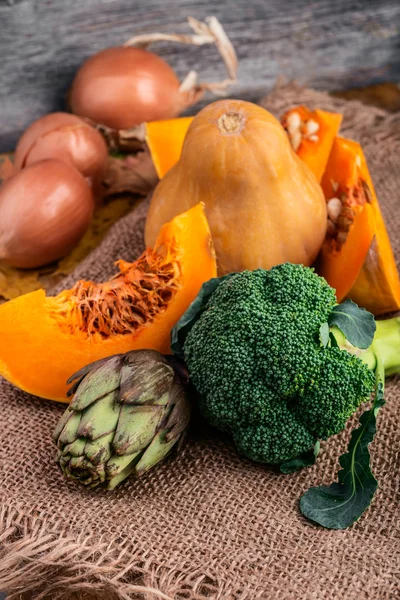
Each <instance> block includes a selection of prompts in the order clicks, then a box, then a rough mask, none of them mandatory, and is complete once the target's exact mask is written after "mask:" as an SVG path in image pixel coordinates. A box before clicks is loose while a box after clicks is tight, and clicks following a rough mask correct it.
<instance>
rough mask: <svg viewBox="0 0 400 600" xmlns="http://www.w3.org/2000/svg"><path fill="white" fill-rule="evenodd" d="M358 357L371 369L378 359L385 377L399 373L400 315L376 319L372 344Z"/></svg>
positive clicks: (375, 365)
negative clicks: (381, 319) (380, 319)
mask: <svg viewBox="0 0 400 600" xmlns="http://www.w3.org/2000/svg"><path fill="white" fill-rule="evenodd" d="M359 357H360V358H361V360H362V361H363V362H365V363H366V364H367V365H368V366H369V368H370V369H372V370H373V371H375V370H376V367H377V362H378V359H379V361H380V362H381V364H382V366H383V369H384V371H385V376H386V377H388V376H389V375H395V374H396V373H400V317H393V318H391V319H386V320H384V321H376V332H375V335H374V339H373V341H372V344H371V346H370V347H369V348H368V349H367V350H364V351H363V352H361V353H360V354H359Z"/></svg>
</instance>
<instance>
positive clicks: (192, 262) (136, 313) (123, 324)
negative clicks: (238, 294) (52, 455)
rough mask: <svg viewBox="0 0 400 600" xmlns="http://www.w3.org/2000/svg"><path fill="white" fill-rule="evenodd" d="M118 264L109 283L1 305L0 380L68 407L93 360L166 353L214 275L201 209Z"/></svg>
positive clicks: (177, 219)
mask: <svg viewBox="0 0 400 600" xmlns="http://www.w3.org/2000/svg"><path fill="white" fill-rule="evenodd" d="M117 264H118V267H119V273H118V274H117V275H115V276H114V277H113V278H112V279H110V280H109V281H107V282H105V283H94V282H92V281H79V282H78V283H76V284H75V285H74V287H73V288H72V289H70V290H65V291H63V292H61V293H60V294H59V295H58V296H54V297H46V295H45V292H44V291H43V290H39V291H36V292H32V293H30V294H26V295H24V296H20V297H19V298H16V299H15V300H11V301H9V302H7V303H5V304H3V305H2V306H0V340H1V346H0V375H2V376H3V377H5V378H6V379H8V380H9V381H10V382H11V383H13V384H14V385H16V386H18V387H19V388H21V389H23V390H25V391H27V392H29V393H31V394H35V395H37V396H41V397H43V398H49V399H52V400H58V401H60V402H67V399H66V391H67V386H66V381H67V379H68V378H69V377H70V375H72V374H73V373H74V372H75V371H77V370H78V369H80V368H82V367H83V366H85V365H86V364H88V363H91V362H92V361H95V360H97V359H100V358H103V357H105V356H109V355H112V354H118V353H123V352H127V351H128V350H134V349H138V348H151V349H155V350H159V351H160V352H163V353H168V352H169V351H170V331H171V329H172V327H173V325H174V324H175V323H176V322H177V321H178V319H179V318H180V317H181V315H182V314H183V313H184V312H185V310H186V309H187V307H188V306H189V304H190V303H191V302H192V300H193V299H194V298H195V297H196V295H197V293H198V291H199V289H200V287H201V285H202V284H203V283H204V282H205V281H207V280H208V279H210V278H212V277H215V276H216V262H215V257H214V251H213V247H212V243H211V237H210V231H209V228H208V223H207V220H206V217H205V214H204V211H203V207H202V205H201V204H198V205H197V206H195V207H193V208H192V209H191V210H188V211H187V212H185V213H183V214H181V215H179V216H177V217H175V218H174V219H173V220H172V221H171V222H170V223H167V224H166V225H165V226H164V227H163V228H162V229H161V230H160V234H159V236H158V239H157V243H156V244H155V247H154V249H153V250H150V249H148V250H146V251H145V252H144V253H143V254H142V256H140V258H138V260H136V261H135V262H133V263H127V262H125V261H119V262H118V263H117Z"/></svg>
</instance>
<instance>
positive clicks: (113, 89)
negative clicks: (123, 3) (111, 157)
mask: <svg viewBox="0 0 400 600" xmlns="http://www.w3.org/2000/svg"><path fill="white" fill-rule="evenodd" d="M179 86H180V82H179V79H178V77H177V76H176V75H175V72H174V71H173V69H172V68H171V67H170V66H169V65H168V63H166V62H165V60H163V59H162V58H160V57H159V56H157V55H156V54H153V53H152V52H148V51H147V50H143V49H142V48H131V47H117V48H107V49H106V50H103V51H102V52H99V53H98V54H95V55H94V56H92V57H90V58H89V59H88V60H87V61H86V62H84V63H83V65H82V66H81V68H80V69H79V71H78V73H77V74H76V77H75V79H74V81H73V84H72V88H71V91H70V96H69V102H70V106H71V109H72V112H74V113H75V114H77V115H81V116H84V117H88V118H89V119H92V120H93V121H94V122H95V123H101V124H102V125H107V127H112V128H115V129H128V128H129V127H133V126H134V125H138V124H139V123H143V122H144V121H157V120H159V119H169V118H172V117H175V116H177V115H178V114H179V113H180V112H182V110H183V109H184V108H185V107H186V106H187V105H188V104H190V101H189V97H188V93H187V92H180V91H179Z"/></svg>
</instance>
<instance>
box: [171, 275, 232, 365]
mask: <svg viewBox="0 0 400 600" xmlns="http://www.w3.org/2000/svg"><path fill="white" fill-rule="evenodd" d="M232 275H235V273H229V274H228V275H224V276H223V277H214V278H213V279H210V280H209V281H206V282H205V283H203V285H202V286H201V289H200V291H199V293H198V294H197V296H196V298H195V299H194V300H193V302H192V303H191V305H190V306H189V308H188V309H187V310H186V312H185V313H184V314H183V315H182V317H181V318H180V319H179V321H178V322H177V324H176V325H175V327H174V328H173V329H172V331H171V350H172V352H173V353H174V354H176V355H177V356H181V357H182V358H183V346H184V343H185V339H186V336H187V334H188V333H189V331H190V330H191V329H192V327H193V325H194V324H195V323H196V321H197V320H198V319H199V318H200V315H201V313H202V312H203V311H204V309H205V308H206V307H207V303H208V301H209V299H210V297H211V296H212V294H213V293H214V292H215V290H216V289H217V287H218V286H219V284H220V283H222V281H224V280H225V279H229V278H230V277H232Z"/></svg>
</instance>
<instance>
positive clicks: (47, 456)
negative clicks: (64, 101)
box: [0, 85, 400, 600]
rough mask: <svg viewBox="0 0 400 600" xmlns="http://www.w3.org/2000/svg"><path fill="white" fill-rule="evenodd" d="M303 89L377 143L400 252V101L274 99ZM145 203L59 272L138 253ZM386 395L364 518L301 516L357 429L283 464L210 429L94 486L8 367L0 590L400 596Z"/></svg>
mask: <svg viewBox="0 0 400 600" xmlns="http://www.w3.org/2000/svg"><path fill="white" fill-rule="evenodd" d="M300 102H304V103H306V104H307V105H310V106H317V105H318V106H320V107H322V108H324V109H328V110H329V109H338V110H339V111H341V112H343V114H344V122H343V127H342V132H343V134H344V135H346V136H349V137H352V138H354V139H356V140H358V141H360V142H361V143H362V145H363V147H364V149H365V152H366V155H367V158H368V162H369V165H370V168H371V171H372V176H373V179H374V182H375V185H376V188H377V192H378V196H379V198H380V201H381V205H382V209H383V212H384V216H385V218H386V221H387V224H388V227H389V230H390V234H391V237H392V241H393V246H394V249H395V252H396V254H397V256H398V257H399V258H400V231H399V224H400V212H399V208H400V205H399V188H400V170H399V156H400V116H399V115H397V116H396V115H391V116H389V115H388V114H387V113H385V112H384V111H382V110H379V109H377V108H371V107H366V106H362V105H361V104H359V103H356V102H345V101H342V100H339V99H333V98H331V97H329V96H327V95H325V94H323V93H317V92H314V91H310V90H302V89H299V88H296V87H295V86H292V85H285V86H283V87H282V86H280V87H279V88H278V89H276V90H275V91H274V92H273V93H272V95H271V96H269V97H268V98H267V99H266V100H265V101H264V105H265V106H266V107H267V108H268V109H270V110H271V111H272V112H273V113H275V114H276V115H279V114H281V113H282V111H283V110H284V109H286V108H287V107H289V106H291V105H293V104H295V103H300ZM146 208H147V205H146V203H143V204H142V205H141V206H140V207H138V208H137V210H135V211H134V212H133V213H132V214H130V215H128V216H127V217H126V218H124V219H123V220H121V221H120V222H119V223H117V224H116V225H115V226H114V227H113V229H112V230H111V231H110V233H109V235H108V237H107V238H106V239H105V240H104V242H103V243H102V244H101V246H100V247H99V248H98V249H96V250H95V251H94V252H93V253H92V254H91V255H90V256H89V257H88V258H87V259H86V260H85V261H84V262H83V263H82V264H81V265H80V266H79V268H77V269H76V271H75V273H73V274H72V275H71V276H70V277H68V279H67V280H66V281H64V282H63V283H62V285H61V287H64V286H70V285H71V284H72V282H73V281H74V280H75V279H76V278H78V277H79V278H81V277H89V278H94V279H97V280H101V279H104V278H107V277H109V276H110V275H111V274H112V273H113V271H114V269H113V261H114V260H116V259H118V258H120V257H124V258H125V259H127V260H130V259H134V258H135V257H136V256H137V255H138V254H139V253H140V251H141V250H142V248H143V238H142V234H143V224H144V217H145V213H146ZM33 326H34V324H33ZM57 351H61V352H62V349H58V350H57ZM21 360H22V361H23V360H24V358H23V355H21ZM50 368H51V365H50ZM386 395H387V405H386V406H385V407H384V409H382V411H381V413H380V415H379V419H378V421H379V423H378V425H379V432H378V435H377V437H376V440H375V442H374V444H373V450H372V452H373V468H374V472H375V475H376V476H377V478H378V480H379V485H380V487H379V493H378V494H377V495H376V498H375V499H374V501H373V504H372V506H371V507H370V509H369V510H368V511H367V512H366V514H365V515H364V516H363V517H362V518H361V519H360V521H359V522H358V523H356V524H355V525H354V526H353V527H351V528H350V529H348V530H346V531H328V530H324V529H322V528H319V527H317V526H314V525H312V524H311V523H309V522H307V521H306V520H305V519H304V518H303V517H302V516H301V514H300V513H299V510H298V500H299V498H300V496H301V495H302V493H303V492H304V491H305V490H306V489H307V488H309V487H310V486H311V485H315V484H320V483H322V482H324V483H329V482H331V481H332V480H333V478H334V477H335V474H336V472H337V468H338V456H339V454H340V453H341V451H342V450H343V449H344V446H345V440H346V436H347V435H348V432H347V433H345V434H343V435H339V436H336V437H334V438H333V439H331V440H330V441H329V442H327V443H325V444H323V447H322V452H321V455H320V457H319V459H318V464H317V465H315V466H314V467H312V468H310V469H305V470H303V472H301V473H299V474H293V475H286V476H285V475H280V474H277V473H276V472H273V471H272V470H271V469H269V468H268V467H263V466H258V465H254V464H251V463H250V462H247V461H246V460H243V459H241V458H239V457H238V456H237V455H236V454H235V451H234V449H233V448H232V447H231V446H230V445H229V444H227V443H226V442H225V441H223V440H222V438H221V437H220V436H219V434H217V433H213V432H210V431H203V432H201V433H196V434H195V435H192V436H190V439H189V441H188V443H187V445H186V447H185V449H184V451H183V452H182V453H181V454H180V455H179V456H172V457H170V458H169V459H167V460H166V461H165V462H164V463H163V464H162V465H160V466H159V467H157V468H156V469H154V470H153V471H152V472H150V473H148V474H147V475H146V476H144V477H143V479H141V480H139V481H136V480H132V479H130V480H128V481H127V482H126V483H124V484H123V485H121V486H120V487H119V488H118V489H117V490H116V491H114V492H112V493H107V492H103V491H101V492H97V493H96V492H93V491H85V490H83V489H81V488H78V487H76V486H74V485H73V484H69V483H67V482H66V481H64V480H63V478H62V476H61V474H60V473H59V471H58V470H57V468H56V466H55V464H54V463H53V456H54V447H53V443H52V440H51V434H52V431H53V428H54V426H55V424H56V422H57V420H58V419H59V417H60V415H61V413H62V411H63V410H64V409H63V407H62V406H61V405H58V404H56V403H52V402H48V401H43V400H38V399H35V398H32V397H29V396H28V395H27V394H24V393H22V392H20V391H18V390H16V389H15V388H13V386H12V385H10V384H9V383H7V382H5V381H1V382H0V424H1V444H0V453H1V454H0V457H1V463H0V468H1V480H0V481H1V490H0V499H1V525H0V527H1V528H0V544H1V546H0V590H3V591H7V592H8V593H9V594H10V598H14V599H16V598H21V599H24V600H25V599H31V598H33V599H36V600H38V599H40V598H46V599H55V598H57V599H61V598H62V599H70V598H85V599H90V600H94V599H101V600H115V599H125V600H128V599H133V598H145V599H147V600H150V599H151V600H155V599H157V598H169V599H174V600H175V599H176V600H178V599H179V600H180V599H187V600H189V599H198V600H200V599H206V598H207V599H208V600H209V599H214V600H217V599H218V600H255V599H263V600H269V599H271V600H300V599H305V600H328V599H329V600H343V599H345V600H352V599H356V600H363V599H369V600H378V599H379V600H383V599H387V600H394V599H395V598H400V560H399V559H400V523H399V517H400V512H399V500H400V494H399V487H400V486H399V482H400V475H399V466H400V447H399V444H400V404H399V400H400V382H399V379H392V380H391V381H390V382H389V383H388V385H387V394H386Z"/></svg>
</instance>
